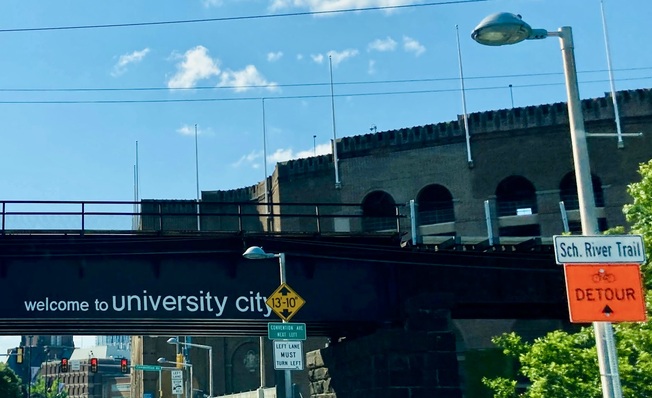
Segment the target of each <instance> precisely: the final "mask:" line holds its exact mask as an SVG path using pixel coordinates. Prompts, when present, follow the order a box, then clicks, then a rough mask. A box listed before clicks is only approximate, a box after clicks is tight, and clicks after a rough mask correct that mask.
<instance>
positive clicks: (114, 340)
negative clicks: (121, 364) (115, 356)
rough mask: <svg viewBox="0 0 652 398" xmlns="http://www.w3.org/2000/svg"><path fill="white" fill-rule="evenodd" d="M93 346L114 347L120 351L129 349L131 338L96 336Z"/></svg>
mask: <svg viewBox="0 0 652 398" xmlns="http://www.w3.org/2000/svg"><path fill="white" fill-rule="evenodd" d="M95 345H106V346H114V347H117V348H118V349H120V350H126V351H129V350H130V349H131V336H97V337H95Z"/></svg>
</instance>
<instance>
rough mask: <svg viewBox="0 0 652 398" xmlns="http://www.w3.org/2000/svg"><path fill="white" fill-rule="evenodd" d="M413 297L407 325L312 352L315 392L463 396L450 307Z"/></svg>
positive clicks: (354, 396)
mask: <svg viewBox="0 0 652 398" xmlns="http://www.w3.org/2000/svg"><path fill="white" fill-rule="evenodd" d="M443 307H444V306H442V302H441V299H440V298H437V297H433V296H429V297H418V298H417V299H415V300H411V301H410V302H408V304H407V306H406V319H405V322H404V324H403V327H397V328H391V329H382V330H378V331H376V332H375V333H373V334H371V335H367V336H364V337H358V338H355V339H350V340H349V339H346V338H345V339H341V340H340V341H339V342H336V343H334V344H331V345H329V346H328V347H326V348H322V349H320V350H317V351H312V352H308V353H307V354H306V363H307V367H308V371H309V378H310V396H311V397H312V398H365V397H374V398H425V397H429V398H461V397H462V391H461V388H460V382H459V374H458V363H457V354H456V352H455V336H454V334H453V332H452V331H451V330H450V326H449V325H450V311H449V310H448V309H446V308H443Z"/></svg>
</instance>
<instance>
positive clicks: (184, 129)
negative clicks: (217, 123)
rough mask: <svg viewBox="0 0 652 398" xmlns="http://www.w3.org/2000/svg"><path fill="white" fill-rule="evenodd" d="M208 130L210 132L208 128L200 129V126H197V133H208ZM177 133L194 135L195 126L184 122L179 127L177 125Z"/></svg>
mask: <svg viewBox="0 0 652 398" xmlns="http://www.w3.org/2000/svg"><path fill="white" fill-rule="evenodd" d="M209 132H210V129H202V128H199V126H197V135H202V134H206V133H209ZM177 133H179V134H181V135H191V136H193V137H194V136H195V126H194V125H190V124H184V125H183V126H181V127H179V128H178V129H177Z"/></svg>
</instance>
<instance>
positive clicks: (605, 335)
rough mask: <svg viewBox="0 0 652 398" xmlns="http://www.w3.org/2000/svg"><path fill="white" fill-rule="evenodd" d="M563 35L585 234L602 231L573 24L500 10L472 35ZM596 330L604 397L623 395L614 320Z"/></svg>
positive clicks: (492, 39) (514, 38) (504, 39)
mask: <svg viewBox="0 0 652 398" xmlns="http://www.w3.org/2000/svg"><path fill="white" fill-rule="evenodd" d="M550 36H556V37H559V41H560V43H561V52H562V58H563V62H564V76H565V77H566V95H567V97H568V120H569V124H570V134H571V143H572V147H573V165H574V167H575V180H576V185H577V198H578V200H579V210H580V220H581V222H582V234H583V235H597V234H598V233H599V232H600V231H599V228H598V220H597V217H596V210H595V197H594V194H593V183H592V180H591V168H590V164H589V151H588V149H587V145H586V130H585V129H584V116H583V114H582V102H581V100H580V91H579V87H578V84H577V69H576V67H575V53H574V45H573V32H572V29H571V28H570V26H563V27H561V28H559V30H557V31H556V32H548V31H547V30H545V29H532V27H531V26H530V25H528V24H527V23H526V22H524V21H523V20H522V19H521V16H520V15H515V14H511V13H506V12H502V13H497V14H493V15H489V16H488V17H486V18H485V19H483V20H482V21H480V24H478V26H476V28H475V29H474V30H473V32H472V33H471V38H473V40H475V41H477V42H478V43H480V44H484V45H487V46H502V45H505V44H515V43H519V42H521V41H523V40H533V39H545V38H546V37H550ZM593 329H594V334H595V340H596V347H597V351H598V362H599V364H600V375H601V381H602V394H603V397H604V398H611V397H618V398H620V397H622V391H621V387H620V378H619V375H618V361H617V355H616V347H615V344H614V337H613V328H612V327H611V323H610V322H594V323H593Z"/></svg>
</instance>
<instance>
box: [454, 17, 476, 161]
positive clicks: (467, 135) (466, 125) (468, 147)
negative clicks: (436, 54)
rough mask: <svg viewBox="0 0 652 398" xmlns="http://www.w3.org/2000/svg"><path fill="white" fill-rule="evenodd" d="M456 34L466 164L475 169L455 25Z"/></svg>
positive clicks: (457, 31) (460, 54) (460, 52)
mask: <svg viewBox="0 0 652 398" xmlns="http://www.w3.org/2000/svg"><path fill="white" fill-rule="evenodd" d="M455 33H456V35H457V61H458V63H459V67H460V85H461V90H462V112H463V113H464V115H463V117H464V136H465V138H466V162H467V163H468V165H469V167H473V158H472V157H471V135H470V132H469V117H468V114H467V112H466V89H465V87H464V70H463V69H462V50H461V48H460V31H459V28H458V26H457V25H455Z"/></svg>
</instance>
